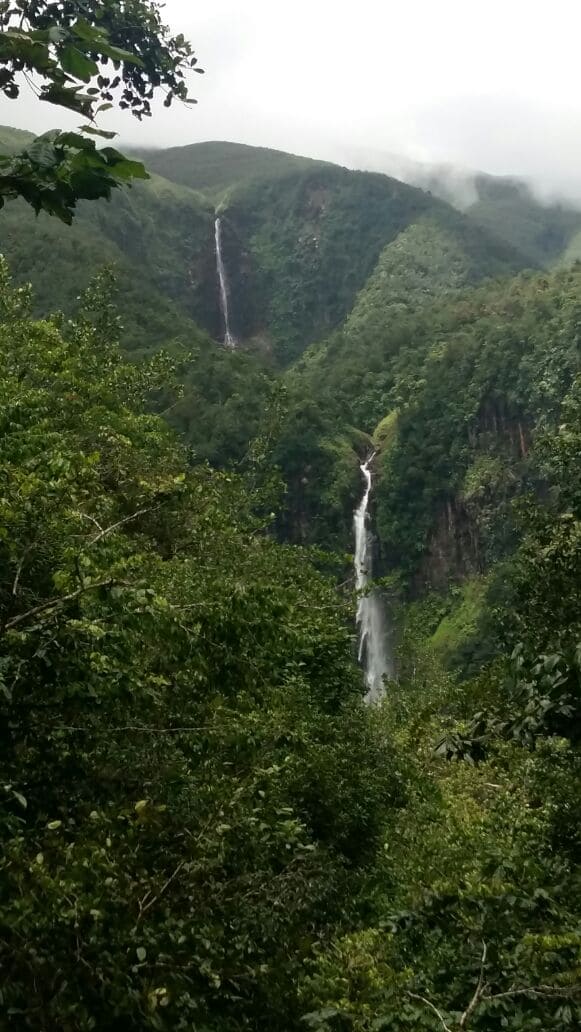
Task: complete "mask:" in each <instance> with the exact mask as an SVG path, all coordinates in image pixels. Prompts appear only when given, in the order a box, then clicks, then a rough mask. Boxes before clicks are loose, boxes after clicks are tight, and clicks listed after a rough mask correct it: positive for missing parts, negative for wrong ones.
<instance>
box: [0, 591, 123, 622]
mask: <svg viewBox="0 0 581 1032" xmlns="http://www.w3.org/2000/svg"><path fill="white" fill-rule="evenodd" d="M114 583H115V581H112V580H103V581H96V582H95V584H88V585H86V586H85V587H82V588H78V589H77V591H71V593H70V595H60V596H57V598H51V599H50V601H49V602H41V603H40V605H38V606H34V608H33V609H29V610H27V612H26V613H20V615H19V616H13V617H12V619H11V620H8V621H7V622H6V624H5V625H4V630H5V631H11V630H12V628H13V627H18V625H19V624H21V623H24V621H25V620H29V619H31V618H32V617H33V616H40V614H41V613H45V612H46V611H47V610H48V609H53V608H55V607H56V606H64V605H66V603H67V602H74V600H75V599H76V598H79V596H80V595H84V594H85V592H86V591H97V590H98V588H110V587H112V586H113V584H114Z"/></svg>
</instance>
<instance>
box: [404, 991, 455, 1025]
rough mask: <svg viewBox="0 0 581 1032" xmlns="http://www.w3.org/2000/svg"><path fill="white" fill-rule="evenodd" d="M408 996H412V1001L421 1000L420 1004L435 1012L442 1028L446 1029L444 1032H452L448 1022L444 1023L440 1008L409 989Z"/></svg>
mask: <svg viewBox="0 0 581 1032" xmlns="http://www.w3.org/2000/svg"><path fill="white" fill-rule="evenodd" d="M407 995H408V996H410V997H411V998H412V1000H419V1001H420V1003H423V1004H424V1006H425V1007H429V1008H430V1010H431V1011H433V1012H434V1014H435V1015H436V1017H437V1018H438V1020H439V1021H440V1022H441V1025H442V1028H443V1029H444V1032H452V1029H451V1028H450V1026H449V1025H447V1024H446V1022H445V1021H444V1017H443V1015H442V1014H441V1013H440V1011H439V1010H438V1008H437V1007H435V1006H434V1004H433V1003H431V1002H430V1000H426V998H425V996H419V995H418V994H417V993H412V992H410V991H409V989H408V991H407Z"/></svg>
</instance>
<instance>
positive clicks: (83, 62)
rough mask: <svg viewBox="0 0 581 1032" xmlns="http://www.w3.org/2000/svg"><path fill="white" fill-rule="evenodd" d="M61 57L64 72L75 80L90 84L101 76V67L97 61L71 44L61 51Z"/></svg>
mask: <svg viewBox="0 0 581 1032" xmlns="http://www.w3.org/2000/svg"><path fill="white" fill-rule="evenodd" d="M59 56H60V62H61V65H62V68H63V70H64V71H65V72H67V74H68V75H72V76H73V78H74V79H81V80H82V81H83V82H89V81H90V80H91V79H92V78H93V76H95V75H98V74H99V66H98V65H97V64H96V63H95V61H92V60H91V58H90V57H87V55H86V54H83V53H82V52H81V51H80V50H77V48H76V47H73V46H71V45H70V44H69V46H66V47H64V48H63V49H62V50H61V51H60V54H59Z"/></svg>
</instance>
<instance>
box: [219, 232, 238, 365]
mask: <svg viewBox="0 0 581 1032" xmlns="http://www.w3.org/2000/svg"><path fill="white" fill-rule="evenodd" d="M214 238H215V241H216V268H217V270H218V284H219V287H220V311H221V312H222V319H223V322H224V344H225V346H226V347H227V348H235V347H236V341H235V339H234V336H233V334H232V331H231V329H230V311H229V308H228V280H227V278H226V269H225V268H224V260H223V258H222V223H221V221H220V219H219V218H216V221H215V222H214Z"/></svg>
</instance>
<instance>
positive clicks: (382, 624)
mask: <svg viewBox="0 0 581 1032" xmlns="http://www.w3.org/2000/svg"><path fill="white" fill-rule="evenodd" d="M374 458H375V453H374V454H373V455H370V457H369V458H368V459H367V461H366V462H364V463H363V464H362V466H361V467H360V468H361V472H362V474H363V479H364V482H365V490H364V493H363V498H362V499H361V504H360V506H359V508H358V509H356V511H355V514H354V517H353V523H354V528H355V583H356V587H357V591H359V592H362V594H360V596H359V603H358V606H357V627H358V629H359V662H360V663H361V664H362V665H363V669H364V671H365V684H366V685H367V694H366V696H365V699H366V702H377V701H378V700H379V699H381V698H382V696H383V694H384V678H385V677H389V678H392V677H393V664H392V662H391V658H390V656H389V651H388V641H387V626H386V619H385V611H384V607H383V602H382V599H381V596H380V594H379V592H378V591H376V590H374V589H373V588H372V589H370V590H369V591H368V592H365V589H366V588H367V587H368V585H369V582H370V581H371V579H372V576H373V535H372V533H371V531H370V528H369V499H370V497H371V490H372V483H373V477H372V473H371V463H372V461H373V459H374Z"/></svg>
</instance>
